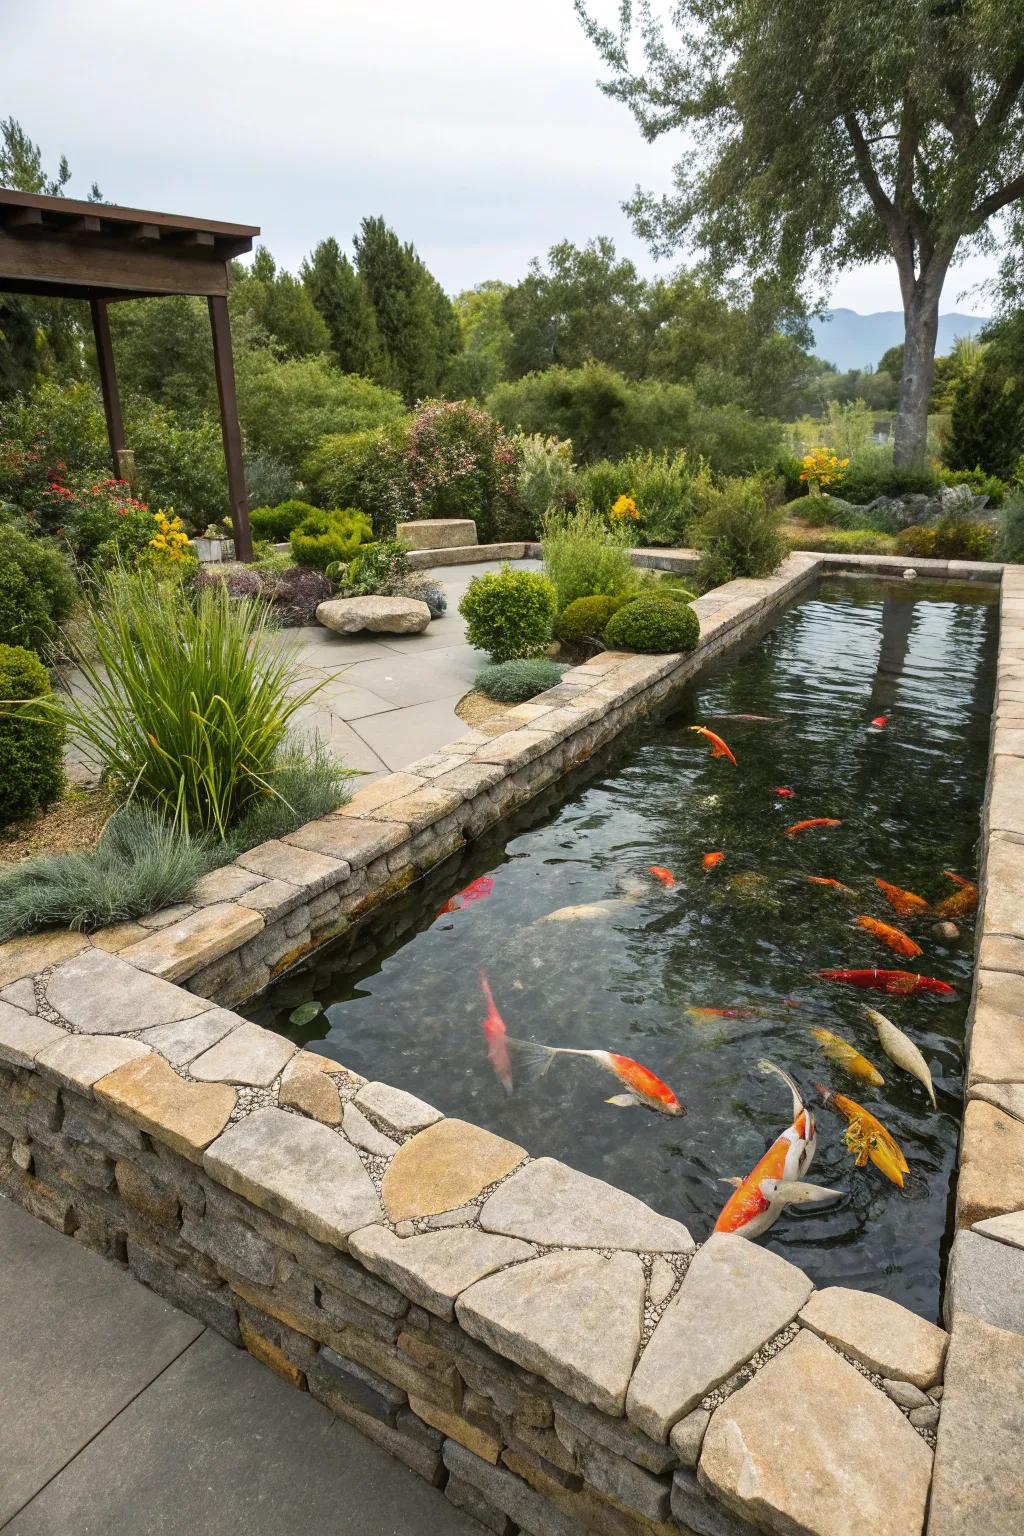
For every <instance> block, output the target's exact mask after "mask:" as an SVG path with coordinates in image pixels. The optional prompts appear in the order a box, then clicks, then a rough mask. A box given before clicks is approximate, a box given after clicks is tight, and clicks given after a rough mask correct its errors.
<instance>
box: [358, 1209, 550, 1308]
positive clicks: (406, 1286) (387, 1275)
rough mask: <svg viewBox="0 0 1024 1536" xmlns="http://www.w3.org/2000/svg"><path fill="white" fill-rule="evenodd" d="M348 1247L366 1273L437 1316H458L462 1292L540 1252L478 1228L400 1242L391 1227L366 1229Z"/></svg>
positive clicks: (403, 1239) (425, 1235) (421, 1235)
mask: <svg viewBox="0 0 1024 1536" xmlns="http://www.w3.org/2000/svg"><path fill="white" fill-rule="evenodd" d="M349 1247H350V1248H351V1250H352V1252H353V1253H354V1254H355V1256H356V1258H357V1259H359V1261H360V1263H362V1264H365V1265H366V1268H367V1269H370V1270H372V1271H373V1273H374V1274H375V1275H379V1276H380V1278H381V1279H382V1280H387V1281H388V1282H389V1283H390V1284H391V1285H393V1286H394V1287H395V1289H396V1290H398V1291H401V1293H402V1295H403V1296H408V1298H409V1300H410V1301H413V1302H415V1303H416V1304H417V1306H420V1307H424V1308H425V1309H426V1310H427V1311H428V1312H433V1313H434V1314H435V1316H437V1317H443V1318H446V1319H449V1320H450V1319H451V1318H453V1317H454V1316H455V1301H456V1298H457V1297H458V1296H460V1295H461V1293H462V1292H463V1291H465V1290H466V1289H468V1287H469V1286H471V1285H474V1284H475V1283H476V1281H478V1280H482V1279H483V1278H484V1277H485V1276H486V1275H490V1274H492V1273H493V1272H494V1271H495V1270H496V1269H503V1268H504V1267H505V1266H506V1265H508V1264H515V1263H517V1262H520V1261H522V1260H524V1259H532V1258H536V1256H537V1250H536V1249H535V1248H533V1247H531V1246H530V1244H529V1243H521V1242H519V1241H518V1239H516V1238H514V1237H494V1236H492V1235H491V1234H490V1233H487V1232H480V1231H478V1230H477V1229H476V1228H475V1227H453V1228H451V1229H449V1230H447V1231H444V1232H424V1233H422V1234H420V1235H418V1236H415V1237H396V1236H395V1234H394V1233H393V1232H390V1231H389V1230H388V1228H387V1227H379V1226H378V1227H366V1228H365V1230H364V1231H362V1232H356V1233H354V1234H353V1235H352V1237H351V1239H350V1240H349Z"/></svg>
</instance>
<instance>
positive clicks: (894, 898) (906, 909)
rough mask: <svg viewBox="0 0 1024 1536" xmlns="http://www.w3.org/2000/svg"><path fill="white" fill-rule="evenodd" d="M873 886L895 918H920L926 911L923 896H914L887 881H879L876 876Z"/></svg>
mask: <svg viewBox="0 0 1024 1536" xmlns="http://www.w3.org/2000/svg"><path fill="white" fill-rule="evenodd" d="M875 884H876V885H877V887H878V889H879V890H880V891H881V893H882V895H883V896H884V897H885V899H886V901H887V902H888V903H889V905H890V907H892V909H893V911H894V912H895V913H896V916H897V917H920V916H922V915H923V914H924V913H925V912H927V911H928V903H927V902H926V901H925V899H924V897H923V896H915V895H914V893H913V891H904V890H903V889H902V888H901V887H900V886H898V885H890V884H889V882H888V880H881V879H879V877H878V876H877V875H876V876H875Z"/></svg>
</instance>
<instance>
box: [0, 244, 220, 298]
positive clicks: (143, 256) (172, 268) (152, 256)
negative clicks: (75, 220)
mask: <svg viewBox="0 0 1024 1536" xmlns="http://www.w3.org/2000/svg"><path fill="white" fill-rule="evenodd" d="M8 280H12V281H15V282H26V281H27V282H32V283H36V284H45V285H48V287H49V290H50V292H52V293H54V294H60V293H61V292H62V290H65V289H68V288H76V289H78V290H79V292H81V291H83V290H84V291H86V292H87V293H88V291H89V290H91V291H92V292H93V293H95V294H96V296H97V297H103V296H105V294H106V293H107V292H109V291H110V290H112V289H113V290H116V291H117V292H119V293H133V292H135V293H195V294H200V295H202V296H203V297H206V296H208V295H210V294H214V293H220V294H224V293H227V291H228V272H227V264H226V261H225V260H224V259H223V257H222V256H221V255H220V253H219V252H210V251H207V250H205V249H204V250H183V249H182V247H181V246H179V245H173V246H166V247H165V246H164V245H163V243H162V242H159V241H152V242H151V241H148V240H147V241H144V242H143V243H142V244H134V243H129V242H127V241H124V240H114V241H109V242H108V241H106V240H104V239H103V237H90V239H89V240H87V241H84V242H82V241H80V240H61V239H59V238H58V237H56V236H52V235H51V234H50V232H49V231H45V232H40V233H39V235H38V238H34V239H31V240H26V239H24V238H22V237H20V236H19V235H17V234H10V233H8V231H7V230H6V229H5V228H0V290H2V289H4V288H6V287H7V286H8ZM37 291H41V290H39V289H37Z"/></svg>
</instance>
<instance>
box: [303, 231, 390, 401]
mask: <svg viewBox="0 0 1024 1536" xmlns="http://www.w3.org/2000/svg"><path fill="white" fill-rule="evenodd" d="M301 275H302V281H303V282H304V283H305V285H306V292H307V293H308V294H309V296H310V298H311V299H312V300H313V303H314V304H315V305H316V308H317V310H318V312H319V313H320V315H321V316H322V317H323V320H324V324H325V325H326V326H327V332H328V335H329V336H330V338H331V350H332V351H333V353H334V356H335V358H336V359H337V362H338V366H339V368H341V369H343V371H344V372H345V373H362V374H365V375H366V377H367V378H371V379H377V378H379V377H380V375H381V374H382V372H383V371H384V350H383V347H382V345H381V339H380V332H379V331H378V329H377V316H376V315H375V314H374V311H373V305H372V304H371V303H370V296H369V294H368V293H367V290H366V284H365V282H364V281H363V279H362V278H361V277H360V275H359V273H358V272H357V271H356V269H355V268H354V267H353V265H352V263H351V262H350V261H349V259H348V257H347V256H345V255H343V253H342V251H341V248H340V246H339V245H338V242H337V240H335V238H334V236H333V235H331V236H330V237H329V238H328V239H326V240H321V241H320V244H319V245H318V246H317V247H316V249H315V250H314V251H313V254H312V255H311V256H308V257H307V258H306V260H305V261H304V262H303V263H302V272H301Z"/></svg>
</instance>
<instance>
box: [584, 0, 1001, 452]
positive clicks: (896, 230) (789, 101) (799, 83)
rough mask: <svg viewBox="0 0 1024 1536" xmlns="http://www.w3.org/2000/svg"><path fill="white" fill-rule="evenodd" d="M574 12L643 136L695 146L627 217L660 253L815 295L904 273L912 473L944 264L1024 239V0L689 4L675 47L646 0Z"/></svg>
mask: <svg viewBox="0 0 1024 1536" xmlns="http://www.w3.org/2000/svg"><path fill="white" fill-rule="evenodd" d="M575 3H576V8H577V11H578V13H579V15H580V17H581V19H582V21H583V24H584V27H585V29H586V31H587V33H588V35H589V36H590V37H591V39H592V40H593V41H594V43H595V44H596V45H597V48H598V50H599V52H600V54H601V56H602V58H603V60H604V62H605V63H606V65H607V66H608V67H609V68H610V70H611V78H610V80H609V81H608V82H607V83H606V84H605V86H604V87H603V88H604V89H605V90H606V92H607V93H608V94H609V95H611V96H613V97H615V98H617V99H619V100H621V101H622V102H624V103H625V104H626V105H627V106H628V107H629V108H630V110H631V111H632V112H633V114H634V115H635V117H636V119H637V121H638V123H639V125H640V127H641V129H642V131H643V133H644V134H645V136H646V137H647V138H648V139H651V140H653V139H654V138H656V137H658V136H659V135H661V134H664V133H667V132H671V131H680V132H681V134H682V136H683V139H682V142H683V145H684V153H683V155H682V157H681V159H680V161H679V163H678V165H677V166H676V170H675V186H674V188H673V190H672V192H671V193H668V194H665V195H662V196H660V197H658V196H650V195H646V194H642V193H638V194H637V195H636V197H635V198H634V199H633V201H632V203H631V205H630V207H631V209H632V212H633V214H634V217H635V219H636V222H637V226H638V228H639V229H640V230H641V231H642V232H643V233H644V234H645V235H647V236H648V237H649V238H650V240H651V241H652V243H653V244H654V245H655V247H656V248H658V249H660V250H662V251H667V250H671V249H675V248H677V247H679V246H687V247H689V248H690V249H693V250H696V251H698V252H700V253H701V254H702V255H703V256H704V257H705V258H706V259H707V260H708V261H709V263H710V264H711V265H712V267H713V268H714V270H716V271H718V272H727V271H729V270H730V269H731V268H733V267H735V266H736V265H743V266H745V267H746V268H747V269H748V270H749V271H751V272H754V273H761V274H769V275H771V276H772V277H773V278H775V279H777V280H781V281H782V282H784V283H789V284H792V285H793V286H794V287H797V288H802V289H803V290H804V291H815V290H816V291H817V292H819V293H820V291H821V286H822V285H823V284H824V283H826V282H827V281H828V280H829V278H830V277H831V276H832V275H833V274H834V273H835V272H836V271H838V270H840V269H842V268H845V267H848V266H851V265H855V264H857V263H860V262H865V261H872V260H877V259H878V258H880V257H889V258H891V259H892V260H893V261H894V262H895V264H896V268H897V271H898V274H899V280H900V287H901V292H902V296H903V305H904V312H905V316H906V348H905V352H904V358H903V376H902V381H901V394H900V411H899V417H898V420H897V428H896V445H895V446H896V457H897V460H898V461H901V462H906V463H911V462H914V461H916V460H919V459H920V458H921V457H922V456H923V453H924V442H925V428H926V415H927V399H928V393H929V389H930V386H931V372H932V360H933V358H934V350H935V332H936V327H937V320H938V302H939V296H940V294H941V291H942V284H943V281H944V279H945V276H946V273H947V271H948V269H949V266H950V264H951V262H952V261H953V259H954V257H956V256H957V255H962V254H963V253H964V251H965V250H966V249H970V248H972V247H978V246H981V245H990V246H991V245H994V244H995V243H996V242H997V241H998V240H999V239H1000V238H1002V239H1008V238H1009V237H1010V236H1012V234H1013V233H1014V232H1017V233H1019V226H1020V220H1021V212H1020V208H1021V199H1022V198H1024V170H1022V164H1024V106H1022V91H1024V25H1022V21H1024V12H1022V9H1021V6H1020V3H1019V0H1013V3H1007V0H972V3H970V4H964V3H961V0H952V3H949V4H946V3H936V0H895V3H893V4H889V5H885V6H874V5H851V4H850V3H849V0H819V3H818V4H816V5H807V4H806V3H805V0H676V3H675V4H674V5H673V7H672V11H671V17H672V27H671V32H670V31H669V29H667V28H666V26H665V25H663V24H662V22H661V21H660V20H659V19H658V17H657V16H656V15H655V12H654V9H653V7H652V4H651V0H621V3H620V6H619V27H618V29H617V30H612V29H610V28H608V27H604V26H602V25H600V24H599V23H598V22H597V21H596V20H594V19H593V18H592V17H591V16H590V15H589V13H588V7H587V3H586V0H575ZM1000 215H1005V217H1004V218H1003V220H1002V222H1001V224H1000V223H998V222H993V221H997V220H998V218H999V216H1000Z"/></svg>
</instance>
